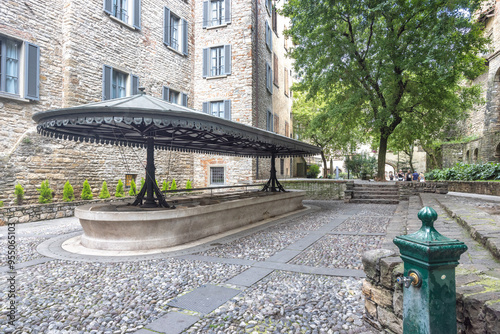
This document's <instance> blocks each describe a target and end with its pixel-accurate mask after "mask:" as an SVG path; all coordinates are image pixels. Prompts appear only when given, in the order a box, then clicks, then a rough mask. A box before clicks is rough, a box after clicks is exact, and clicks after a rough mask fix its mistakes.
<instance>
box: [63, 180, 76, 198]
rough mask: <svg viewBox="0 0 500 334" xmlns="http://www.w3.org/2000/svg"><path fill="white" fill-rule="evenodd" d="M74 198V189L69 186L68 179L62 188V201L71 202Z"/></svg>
mask: <svg viewBox="0 0 500 334" xmlns="http://www.w3.org/2000/svg"><path fill="white" fill-rule="evenodd" d="M74 200H75V191H74V189H73V186H71V184H70V183H69V181H66V183H65V184H64V189H63V201H65V202H71V201H74Z"/></svg>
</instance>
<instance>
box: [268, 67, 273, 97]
mask: <svg viewBox="0 0 500 334" xmlns="http://www.w3.org/2000/svg"><path fill="white" fill-rule="evenodd" d="M269 88H270V89H269V92H270V93H271V94H272V93H273V69H272V67H271V65H269Z"/></svg>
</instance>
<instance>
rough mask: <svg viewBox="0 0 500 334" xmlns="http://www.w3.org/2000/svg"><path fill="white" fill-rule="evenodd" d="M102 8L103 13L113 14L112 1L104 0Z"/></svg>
mask: <svg viewBox="0 0 500 334" xmlns="http://www.w3.org/2000/svg"><path fill="white" fill-rule="evenodd" d="M103 6H104V12H106V13H108V14H109V15H111V14H112V12H113V0H104V1H103Z"/></svg>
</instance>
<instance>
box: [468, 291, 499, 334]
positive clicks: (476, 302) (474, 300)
mask: <svg viewBox="0 0 500 334" xmlns="http://www.w3.org/2000/svg"><path fill="white" fill-rule="evenodd" d="M492 300H500V292H484V293H476V294H473V295H470V296H467V297H466V298H465V299H464V317H465V321H464V323H465V327H466V329H467V333H472V334H482V333H487V332H486V322H485V318H486V316H485V311H486V310H485V302H487V301H492Z"/></svg>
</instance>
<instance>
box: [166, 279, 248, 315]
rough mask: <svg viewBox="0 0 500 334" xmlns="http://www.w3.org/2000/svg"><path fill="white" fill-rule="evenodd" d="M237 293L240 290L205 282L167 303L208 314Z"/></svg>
mask: <svg viewBox="0 0 500 334" xmlns="http://www.w3.org/2000/svg"><path fill="white" fill-rule="evenodd" d="M239 293H241V290H237V289H231V288H225V287H222V286H217V285H213V284H207V285H206V286H203V287H201V288H198V289H196V290H194V291H191V292H189V293H187V294H185V295H182V296H180V297H177V298H174V299H173V300H172V301H170V302H169V303H168V305H169V306H172V307H179V308H182V309H185V310H189V311H195V312H200V313H204V314H208V313H210V312H212V311H213V310H215V309H216V308H217V307H219V306H221V305H222V304H224V303H225V302H227V301H228V300H229V299H231V298H233V297H234V296H236V295H238V294H239Z"/></svg>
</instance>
